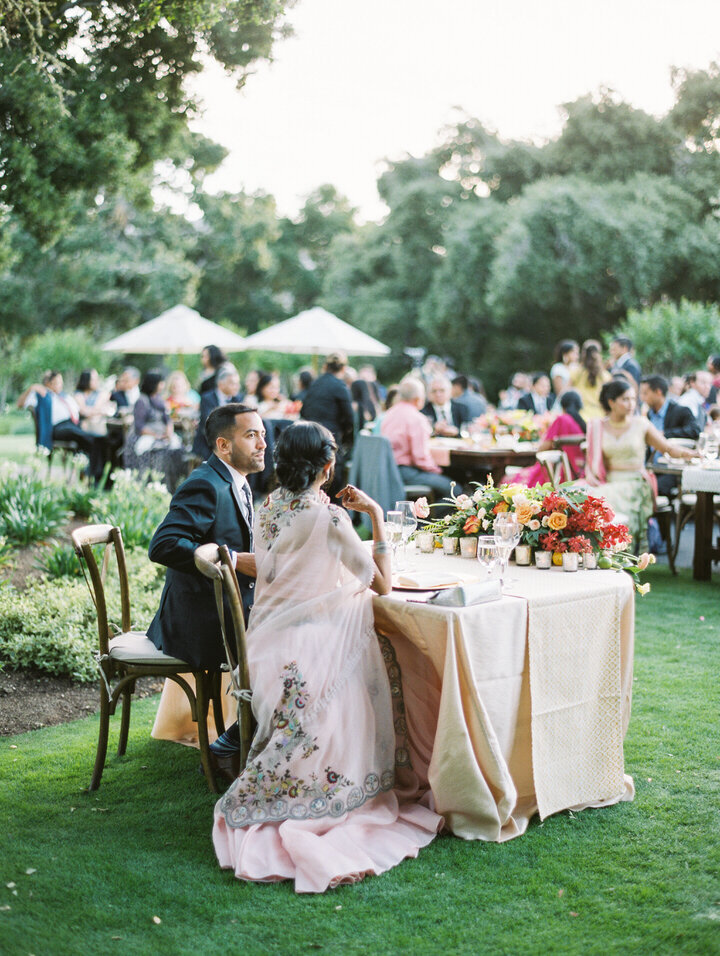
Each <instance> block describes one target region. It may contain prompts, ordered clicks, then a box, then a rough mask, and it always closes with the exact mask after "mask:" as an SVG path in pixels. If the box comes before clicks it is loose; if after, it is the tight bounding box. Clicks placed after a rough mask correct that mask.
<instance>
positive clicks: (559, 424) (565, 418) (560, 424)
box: [503, 389, 586, 488]
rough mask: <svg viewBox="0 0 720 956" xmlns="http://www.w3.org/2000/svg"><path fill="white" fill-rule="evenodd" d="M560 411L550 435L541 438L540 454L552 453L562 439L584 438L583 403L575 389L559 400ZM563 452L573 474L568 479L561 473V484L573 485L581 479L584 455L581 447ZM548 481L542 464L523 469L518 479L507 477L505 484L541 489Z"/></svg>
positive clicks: (517, 475) (563, 394) (548, 431)
mask: <svg viewBox="0 0 720 956" xmlns="http://www.w3.org/2000/svg"><path fill="white" fill-rule="evenodd" d="M559 404H560V408H561V409H562V412H561V413H560V414H559V415H558V417H557V418H556V419H555V420H554V421H553V422H551V423H550V426H549V427H548V429H547V431H546V432H545V434H544V435H543V437H542V440H541V442H540V445H539V447H538V451H550V450H551V449H552V448H554V447H555V440H556V439H557V438H558V437H559V436H561V435H584V434H585V429H586V425H585V419H584V418H583V417H582V414H581V409H582V399H581V398H580V395H579V394H578V393H577V392H576V391H574V390H573V389H568V390H567V391H565V392H563V393H562V395H561V396H560V402H559ZM562 450H563V451H564V452H565V453H566V454H567V456H568V461H569V463H570V469H571V472H572V473H571V474H569V475H566V474H565V473H564V469H563V471H562V477H561V480H562V481H572V480H574V479H575V478H582V476H583V464H584V459H585V452H584V451H582V449H581V448H580V446H579V445H565V446H564V447H562ZM547 480H548V473H547V470H546V469H545V466H544V465H543V464H542V463H541V462H539V461H538V462H536V463H535V464H534V465H530V467H529V468H523V469H522V471H519V472H517V474H515V475H512V476H510V475H508V476H506V477H505V478H503V481H508V482H512V483H513V484H516V483H517V484H521V485H526V486H527V487H528V488H532V487H534V486H535V485H542V484H544V483H545V482H546V481H547Z"/></svg>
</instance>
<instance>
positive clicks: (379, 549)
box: [373, 541, 390, 554]
mask: <svg viewBox="0 0 720 956" xmlns="http://www.w3.org/2000/svg"><path fill="white" fill-rule="evenodd" d="M373 554H390V545H389V544H388V543H387V541H373Z"/></svg>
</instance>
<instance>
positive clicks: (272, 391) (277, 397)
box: [255, 372, 288, 418]
mask: <svg viewBox="0 0 720 956" xmlns="http://www.w3.org/2000/svg"><path fill="white" fill-rule="evenodd" d="M255 394H256V396H257V411H258V415H259V416H260V418H282V417H283V415H284V414H285V406H286V405H287V403H288V398H287V395H282V394H281V392H280V379H279V378H278V376H277V375H276V374H275V373H274V372H273V373H269V372H266V373H265V374H264V375H261V376H260V378H259V379H258V383H257V388H256V390H255Z"/></svg>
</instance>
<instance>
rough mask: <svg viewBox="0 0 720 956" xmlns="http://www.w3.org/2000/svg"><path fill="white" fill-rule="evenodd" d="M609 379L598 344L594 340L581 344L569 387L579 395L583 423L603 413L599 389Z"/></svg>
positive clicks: (599, 416)
mask: <svg viewBox="0 0 720 956" xmlns="http://www.w3.org/2000/svg"><path fill="white" fill-rule="evenodd" d="M611 377H612V376H611V375H610V373H609V372H608V371H607V370H606V369H605V367H604V365H603V359H602V349H601V347H600V343H599V342H596V341H595V339H588V340H587V341H586V342H583V346H582V351H581V353H580V364H579V365H577V366H575V368H574V369H573V370H572V371H571V372H570V387H571V388H574V389H575V391H576V392H579V393H580V397H581V398H582V404H583V418H584V419H585V421H589V420H590V419H591V418H602V416H603V414H604V411H603V408H602V406H601V404H600V389H601V388H602V387H603V385H604V384H605V383H606V382H609V381H610V379H611Z"/></svg>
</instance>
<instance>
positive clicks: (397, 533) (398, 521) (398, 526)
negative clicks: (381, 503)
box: [385, 511, 402, 570]
mask: <svg viewBox="0 0 720 956" xmlns="http://www.w3.org/2000/svg"><path fill="white" fill-rule="evenodd" d="M385 537H386V538H387V540H388V544H389V545H390V548H391V551H392V563H393V566H394V565H395V563H396V559H397V546H398V545H399V544H400V541H401V539H402V512H401V511H388V513H387V516H386V520H385ZM396 570H399V569H396Z"/></svg>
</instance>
